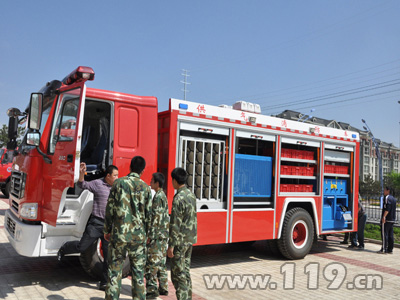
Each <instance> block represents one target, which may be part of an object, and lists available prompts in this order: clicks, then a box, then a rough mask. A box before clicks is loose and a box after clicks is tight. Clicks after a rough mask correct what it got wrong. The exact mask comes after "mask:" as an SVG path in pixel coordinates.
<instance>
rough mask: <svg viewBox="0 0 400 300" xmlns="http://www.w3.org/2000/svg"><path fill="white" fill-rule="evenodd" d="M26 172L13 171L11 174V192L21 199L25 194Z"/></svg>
mask: <svg viewBox="0 0 400 300" xmlns="http://www.w3.org/2000/svg"><path fill="white" fill-rule="evenodd" d="M25 182H26V174H25V173H23V172H19V171H13V172H12V175H11V189H10V194H11V195H13V196H14V197H16V198H17V199H21V198H23V197H24V195H25Z"/></svg>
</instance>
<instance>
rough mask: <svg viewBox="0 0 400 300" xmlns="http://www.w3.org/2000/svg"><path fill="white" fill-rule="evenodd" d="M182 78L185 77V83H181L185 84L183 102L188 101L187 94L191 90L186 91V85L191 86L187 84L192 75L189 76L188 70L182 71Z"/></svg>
mask: <svg viewBox="0 0 400 300" xmlns="http://www.w3.org/2000/svg"><path fill="white" fill-rule="evenodd" d="M182 72H183V73H182V74H181V75H182V76H183V81H181V83H183V90H181V91H183V100H186V93H187V92H189V90H187V89H186V85H187V84H190V83H189V82H187V78H188V77H190V75H189V74H188V72H189V71H188V70H185V69H182Z"/></svg>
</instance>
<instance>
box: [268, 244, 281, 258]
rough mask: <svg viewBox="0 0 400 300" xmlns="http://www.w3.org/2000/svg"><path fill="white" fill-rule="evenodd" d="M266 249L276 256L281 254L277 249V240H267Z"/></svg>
mask: <svg viewBox="0 0 400 300" xmlns="http://www.w3.org/2000/svg"><path fill="white" fill-rule="evenodd" d="M266 250H267V252H268V253H270V254H272V255H273V256H276V257H280V256H282V255H281V252H280V251H279V247H278V240H267V245H266Z"/></svg>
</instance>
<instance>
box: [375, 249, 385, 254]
mask: <svg viewBox="0 0 400 300" xmlns="http://www.w3.org/2000/svg"><path fill="white" fill-rule="evenodd" d="M376 253H378V254H386V252H385V251H383V250H379V251H376Z"/></svg>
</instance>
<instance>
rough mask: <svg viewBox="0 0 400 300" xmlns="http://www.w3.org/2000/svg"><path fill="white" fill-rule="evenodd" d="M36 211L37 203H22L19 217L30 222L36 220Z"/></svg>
mask: <svg viewBox="0 0 400 300" xmlns="http://www.w3.org/2000/svg"><path fill="white" fill-rule="evenodd" d="M37 209H38V204H37V203H24V204H22V207H21V210H20V213H21V217H24V218H27V219H32V220H34V219H37Z"/></svg>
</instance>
